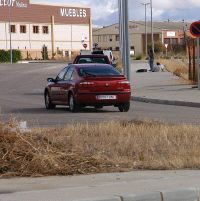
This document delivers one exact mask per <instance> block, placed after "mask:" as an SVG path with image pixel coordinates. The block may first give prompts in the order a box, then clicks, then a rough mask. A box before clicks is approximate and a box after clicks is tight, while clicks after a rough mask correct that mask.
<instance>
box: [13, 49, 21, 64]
mask: <svg viewBox="0 0 200 201" xmlns="http://www.w3.org/2000/svg"><path fill="white" fill-rule="evenodd" d="M12 54H13V62H14V63H16V62H18V61H20V60H21V59H22V54H21V52H20V51H19V50H13V51H12Z"/></svg>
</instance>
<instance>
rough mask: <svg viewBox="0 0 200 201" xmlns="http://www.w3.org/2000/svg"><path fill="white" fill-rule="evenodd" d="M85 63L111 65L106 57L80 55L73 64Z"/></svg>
mask: <svg viewBox="0 0 200 201" xmlns="http://www.w3.org/2000/svg"><path fill="white" fill-rule="evenodd" d="M84 63H101V64H110V61H109V59H108V57H107V56H105V55H78V56H77V57H76V58H75V59H74V61H73V64H84Z"/></svg>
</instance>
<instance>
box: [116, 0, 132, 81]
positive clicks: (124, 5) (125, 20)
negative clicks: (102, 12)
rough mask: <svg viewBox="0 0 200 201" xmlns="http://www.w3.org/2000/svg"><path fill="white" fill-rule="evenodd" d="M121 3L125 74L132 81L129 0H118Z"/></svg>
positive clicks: (121, 38)
mask: <svg viewBox="0 0 200 201" xmlns="http://www.w3.org/2000/svg"><path fill="white" fill-rule="evenodd" d="M118 3H119V30H120V31H119V33H120V51H121V56H122V64H123V69H124V75H125V76H126V78H127V79H128V80H129V81H130V80H131V75H130V74H131V71H130V66H131V65H130V43H129V13H128V0H118Z"/></svg>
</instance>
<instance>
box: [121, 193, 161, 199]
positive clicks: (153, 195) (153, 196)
mask: <svg viewBox="0 0 200 201" xmlns="http://www.w3.org/2000/svg"><path fill="white" fill-rule="evenodd" d="M122 201H162V199H161V193H160V192H154V193H149V194H142V195H128V196H122Z"/></svg>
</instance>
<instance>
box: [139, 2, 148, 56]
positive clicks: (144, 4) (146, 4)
mask: <svg viewBox="0 0 200 201" xmlns="http://www.w3.org/2000/svg"><path fill="white" fill-rule="evenodd" d="M141 4H142V5H143V6H144V7H145V54H146V56H147V43H148V38H147V6H148V5H150V3H141Z"/></svg>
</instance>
